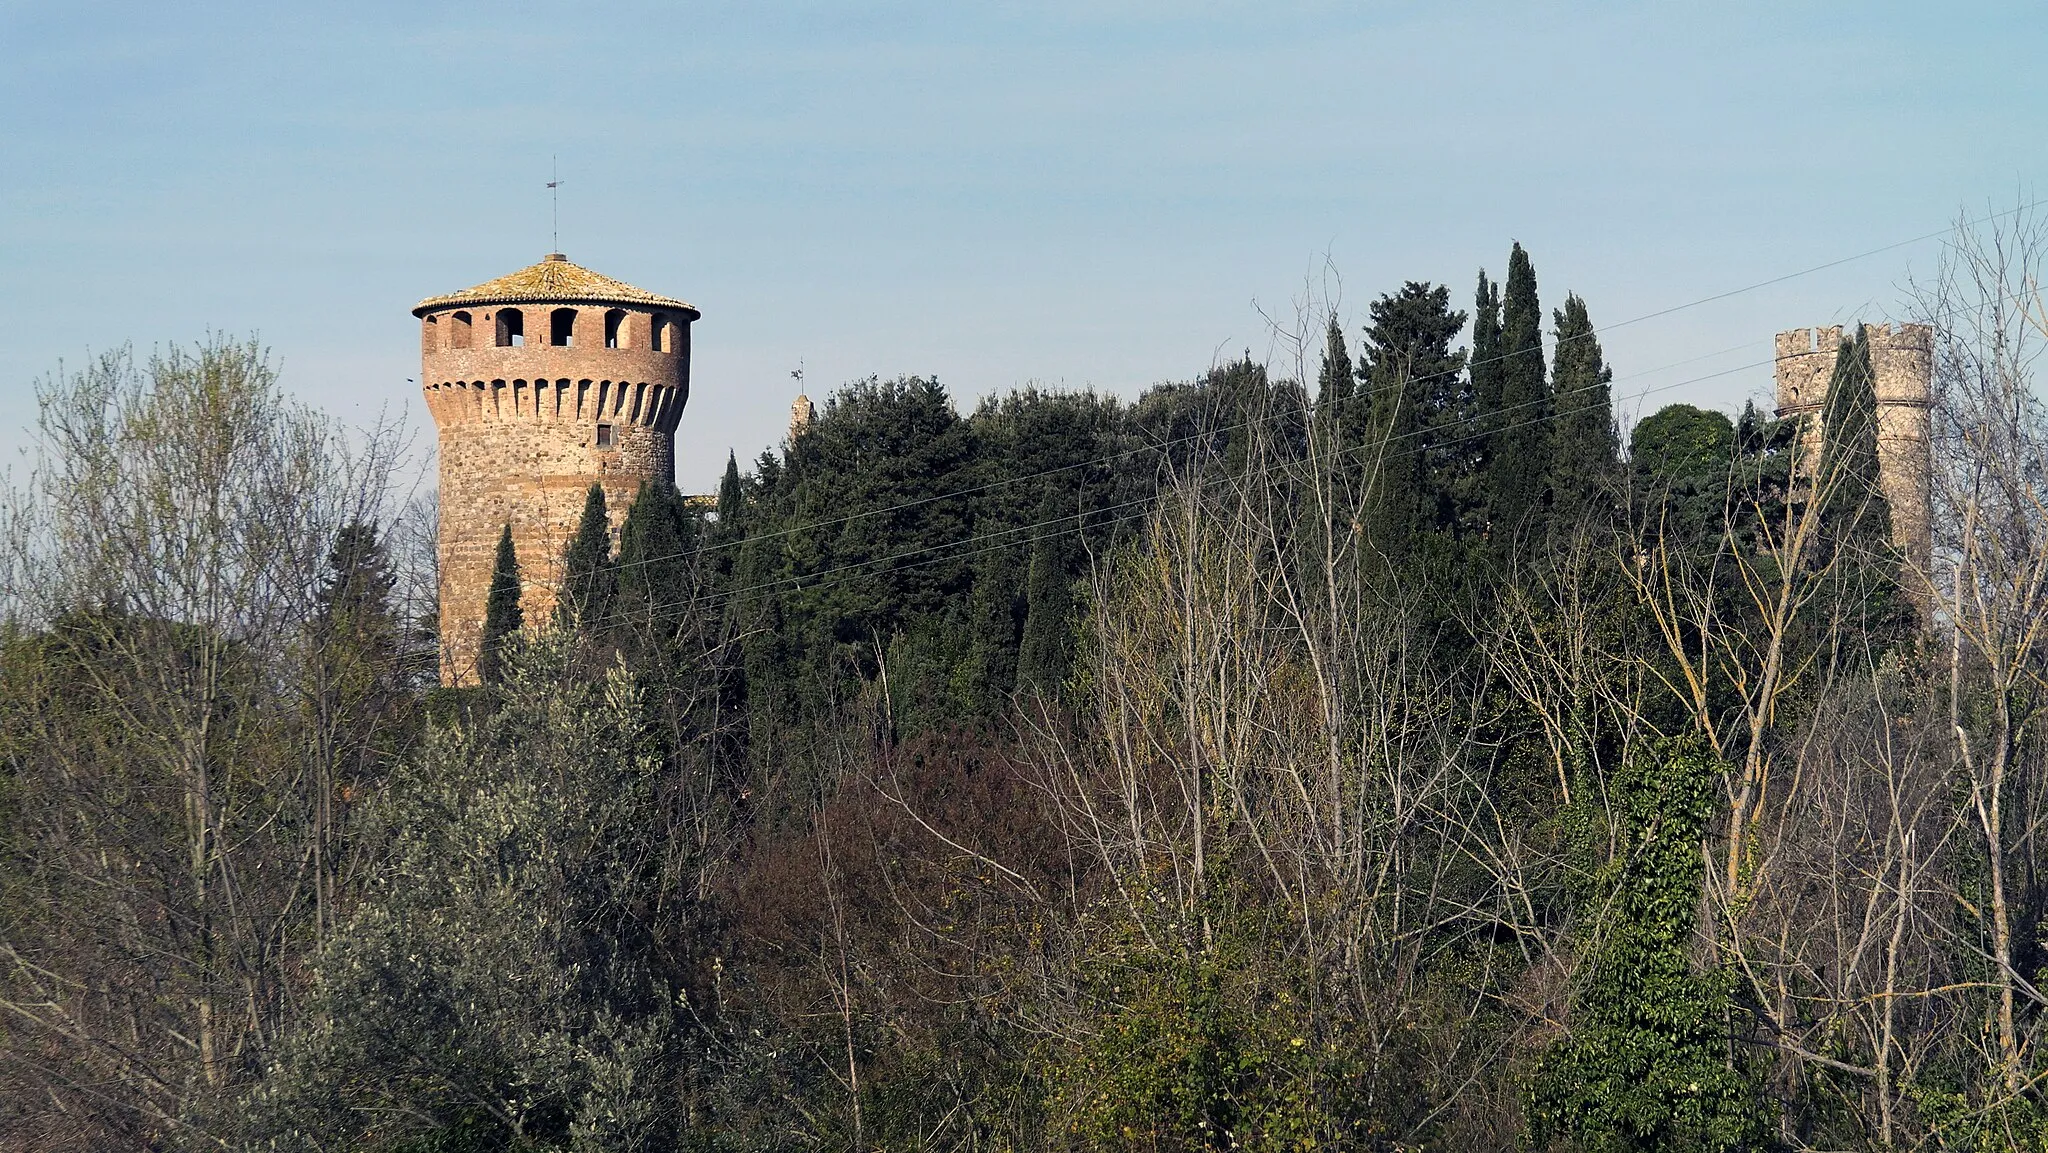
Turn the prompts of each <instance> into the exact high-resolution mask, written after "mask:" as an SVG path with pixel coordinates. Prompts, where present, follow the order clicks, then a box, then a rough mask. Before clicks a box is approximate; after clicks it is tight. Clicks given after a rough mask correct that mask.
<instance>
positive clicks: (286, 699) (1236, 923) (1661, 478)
mask: <svg viewBox="0 0 2048 1153" xmlns="http://www.w3.org/2000/svg"><path fill="white" fill-rule="evenodd" d="M1951 251H1952V253H1953V254H1954V255H1953V257H1952V263H1951V264H1950V265H1949V266H1948V267H1947V268H1946V269H1945V271H1944V274H1943V275H1942V277H1941V278H1940V279H1939V280H1938V281H1937V282H1936V283H1935V284H1933V285H1932V286H1931V287H1930V288H1928V289H1927V290H1926V291H1925V292H1924V293H1923V294H1922V295H1921V296H1920V297H1919V298H1918V299H1917V300H1916V301H1915V303H1914V307H1915V308H1916V309H1917V310H1918V314H1919V315H1918V317H1917V318H1919V319H1925V320H1926V321H1928V322H1929V323H1932V324H1934V325H1935V326H1936V339H1937V348H1936V351H1937V363H1936V387H1937V406H1936V412H1935V433H1936V438H1935V439H1936V448H1935V465H1934V475H1933V478H1932V491H1933V493H1934V522H1935V529H1934V542H1933V555H1932V559H1931V561H1930V562H1929V563H1927V564H1925V565H1922V564H1920V563H1918V562H1917V561H1913V560H1911V559H1910V558H1908V556H1907V555H1906V554H1905V552H1904V551H1902V550H1901V549H1899V548H1897V547H1895V546H1894V544H1893V534H1892V524H1891V519H1890V514H1889V510H1888V509H1887V507H1886V503H1885V498H1884V493H1883V491H1882V489H1881V488H1880V486H1879V484H1878V469H1877V449H1876V445H1877V439H1876V438H1877V435H1878V428H1877V423H1876V402H1875V398H1874V394H1873V391H1872V390H1873V387H1874V386H1873V382H1872V374H1871V371H1870V368H1869V358H1868V349H1867V345H1865V344H1862V343H1859V342H1855V341H1852V342H1850V343H1849V344H1847V345H1845V347H1844V349H1843V352H1842V356H1841V357H1840V360H1839V367H1838V369H1837V372H1836V377H1835V380H1834V381H1833V382H1832V383H1831V386H1830V394H1829V401H1828V404H1827V405H1826V409H1825V412H1824V414H1823V416H1822V420H1823V422H1824V429H1823V436H1822V438H1821V443H1822V445H1823V449H1822V451H1821V453H1820V454H1819V458H1818V459H1814V460H1804V459H1800V453H1801V451H1802V450H1801V449H1800V447H1799V445H1800V442H1799V439H1798V437H1797V436H1796V430H1795V429H1793V428H1792V427H1791V426H1789V425H1788V424H1786V423H1783V422H1778V421H1776V420H1774V419H1772V418H1771V417H1770V416H1769V415H1768V414H1766V413H1765V412H1763V411H1760V410H1758V409H1757V408H1755V407H1753V406H1752V407H1751V408H1749V409H1748V410H1746V411H1744V412H1743V413H1741V415H1740V416H1739V417H1738V418H1736V419H1732V420H1731V419H1730V418H1729V417H1727V416H1725V415H1723V414H1721V413H1718V412H1713V411H1709V410H1705V409H1701V408H1697V407H1693V406H1690V405H1686V404H1674V405H1671V406H1669V407H1666V408H1663V409H1662V410H1661V411H1658V412H1656V413H1654V414H1653V415H1650V416H1648V417H1647V418H1645V419H1643V420H1641V421H1640V422H1639V423H1637V424H1636V425H1635V426H1634V427H1633V429H1632V430H1631V432H1630V436H1629V439H1628V442H1627V444H1626V450H1625V451H1624V445H1623V443H1622V440H1621V436H1620V433H1619V431H1618V428H1617V424H1616V416H1615V397H1614V395H1613V393H1614V391H1615V388H1616V385H1615V383H1614V381H1615V374H1614V372H1613V371H1612V370H1611V369H1610V367H1609V366H1608V365H1607V363H1606V362H1605V360H1604V357H1603V354H1602V350H1601V346H1600V341H1599V323H1600V320H1599V315H1598V312H1597V311H1596V310H1597V309H1599V308H1600V307H1601V306H1600V305H1599V304H1598V302H1587V301H1584V300H1581V299H1580V298H1578V297H1577V296H1572V295H1561V294H1557V293H1554V292H1551V293H1542V292H1539V285H1538V277H1537V270H1536V267H1535V264H1534V262H1533V260H1532V257H1531V256H1530V254H1528V253H1526V252H1524V251H1523V250H1522V248H1521V247H1520V246H1519V245H1517V246H1515V247H1514V249H1513V250H1512V252H1511V254H1510V255H1509V258H1508V261H1507V263H1506V266H1505V268H1506V272H1505V276H1504V278H1503V279H1502V280H1501V281H1499V282H1497V283H1496V282H1495V281H1493V280H1491V279H1489V278H1488V276H1487V275H1485V274H1483V273H1482V274H1481V276H1480V277H1479V279H1478V284H1477V288H1476V291H1474V292H1472V293H1471V294H1470V295H1469V296H1468V295H1467V294H1466V292H1465V291H1463V290H1453V289H1451V288H1447V287H1444V286H1439V285H1435V284H1430V283H1421V282H1409V283H1405V284H1402V285H1400V286H1398V287H1395V288H1393V289H1392V290H1391V291H1389V292H1387V293H1386V294H1385V295H1382V296H1380V297H1379V298H1377V299H1376V300H1374V301H1373V302H1372V303H1371V304H1370V306H1369V308H1368V309H1367V314H1366V316H1365V317H1364V318H1363V321H1362V323H1359V324H1354V325H1349V326H1347V325H1346V324H1345V323H1343V322H1341V321H1340V320H1339V319H1338V318H1336V317H1334V316H1332V315H1331V314H1330V313H1329V312H1327V311H1326V310H1317V309H1311V310H1309V313H1308V317H1309V318H1308V320H1307V321H1306V322H1305V323H1304V324H1303V325H1302V329H1301V331H1300V332H1297V333H1293V334H1291V337H1292V339H1293V341H1294V345H1295V346H1296V347H1299V348H1300V350H1301V357H1300V363H1299V364H1297V365H1294V366H1289V367H1288V368H1286V369H1281V368H1277V367H1270V366H1267V365H1262V364H1259V363H1255V362H1253V361H1251V360H1250V358H1249V357H1248V356H1247V357H1246V358H1245V359H1243V360H1237V361H1233V362H1229V363H1225V364H1222V365H1219V366H1217V367H1215V368H1213V369H1211V370H1210V371H1208V372H1206V373H1204V374H1202V375H1201V376H1199V377H1197V378H1196V379H1193V380H1191V381H1187V382H1185V383H1176V384H1165V385H1160V386H1158V387H1155V388H1153V389H1151V390H1149V391H1147V392H1146V393H1145V394H1144V395H1143V396H1141V397H1140V398H1138V399H1137V400H1135V401H1132V402H1124V401H1121V400H1118V399H1115V398H1112V397H1109V396H1104V395H1099V394H1095V393H1090V392H1049V391H1040V390H1034V389H1026V390H1022V391H1017V392H1013V393H1010V394H1008V395H1004V396H1000V397H994V398H990V399H986V400H983V401H982V402H980V403H979V404H978V405H976V406H975V407H973V408H972V410H971V411H968V412H965V413H963V412H962V411H961V410H960V408H959V407H958V404H957V401H958V398H956V397H953V396H951V395H949V394H948V393H947V391H946V390H945V389H944V388H943V387H942V386H941V385H940V384H939V383H938V382H937V381H933V380H929V379H925V378H920V377H903V378H898V379H894V380H882V379H869V380H864V381H856V382H853V383H851V384H848V385H846V386H845V387H843V388H841V389H840V390H839V391H838V392H837V393H835V394H834V395H833V396H832V397H831V398H830V399H829V400H827V401H826V402H825V403H824V404H823V405H822V406H821V407H820V409H819V411H818V415H817V418H816V420H815V421H814V422H813V423H812V424H811V425H810V427H809V429H808V430H807V431H806V432H804V433H803V434H802V435H800V436H798V437H797V438H796V439H795V440H794V441H793V442H791V443H789V444H787V445H786V446H784V447H783V448H782V449H781V450H779V451H771V452H767V453H763V454H762V455H761V456H760V457H759V458H758V459H756V460H754V461H752V462H749V463H747V464H745V465H742V463H741V462H739V461H737V460H734V461H732V462H731V463H729V465H728V468H727V470H726V474H725V478H724V481H723V484H722V485H721V488H720V491H719V493H718V498H717V502H716V508H715V510H710V511H706V510H703V509H700V508H698V507H696V506H695V505H693V504H691V503H689V502H686V501H685V500H684V499H683V497H682V496H681V495H680V494H679V493H677V492H676V491H675V490H674V489H673V488H672V487H666V486H650V487H649V488H647V489H645V490H643V491H642V492H641V493H640V494H639V496H638V498H637V499H636V500H635V502H634V503H633V505H632V508H631V510H630V512H629V514H628V515H627V516H626V517H625V518H624V521H623V524H622V526H621V527H620V529H619V531H618V532H617V533H616V538H614V536H613V534H611V533H610V532H608V531H607V528H606V509H605V506H604V496H603V493H602V491H601V490H595V489H594V490H593V491H592V494H591V497H590V501H589V504H588V505H587V506H586V509H585V514H584V526H583V531H581V532H579V534H578V535H577V538H576V540H575V541H574V542H573V543H572V544H571V545H570V546H569V549H568V551H567V553H566V556H565V560H566V564H565V569H566V571H567V573H568V578H567V583H566V585H565V587H564V589H563V595H562V597H561V603H560V607H559V609H558V611H557V612H555V613H554V614H551V616H550V618H549V619H535V616H534V614H529V613H524V612H522V611H521V610H520V608H519V606H518V603H517V602H518V587H519V586H518V583H517V581H516V579H513V567H514V566H516V565H517V564H519V563H522V562H530V561H531V559H532V558H521V557H518V556H516V554H515V553H514V552H513V549H512V546H511V543H510V538H509V536H508V537H507V539H506V543H505V545H504V546H503V547H502V550H501V553H500V568H501V572H500V577H501V578H503V579H501V580H500V581H499V582H498V587H497V588H496V589H495V590H494V594H493V599H492V607H491V616H490V618H489V621H488V623H487V632H486V639H485V649H484V652H485V661H484V668H485V670H486V673H487V679H488V682H489V683H487V684H485V685H483V686H481V687H477V688H471V689H455V690H448V689H439V688H434V687H432V686H433V685H434V684H435V683H436V676H435V667H434V658H435V652H436V646H435V640H434V615H433V606H432V603H431V596H430V592H424V591H423V590H431V589H432V587H433V574H432V572H431V571H430V566H431V556H432V552H433V550H432V546H431V542H430V541H425V540H423V538H422V537H421V535H420V533H419V531H418V529H419V525H420V524H421V523H422V521H421V518H420V517H419V515H418V513H419V510H418V509H416V508H415V509H412V510H410V511H408V510H407V509H405V508H402V507H394V502H393V500H392V499H391V497H390V491H389V490H390V487H391V478H392V475H393V470H394V461H395V456H396V451H395V445H396V444H397V443H398V442H397V439H396V438H395V436H394V435H393V434H392V433H391V432H390V430H371V431H370V432H368V433H361V432H347V433H345V432H344V431H343V430H342V429H340V428H339V427H338V426H337V425H336V424H335V423H334V422H333V421H332V420H330V419H329V418H327V417H326V416H324V415H322V414H320V413H318V412H316V411H312V410H309V409H306V408H304V407H301V406H299V405H297V404H295V403H293V402H291V401H290V400H288V399H287V398H286V396H285V395H284V394H283V393H282V392H281V391H280V390H279V387H278V384H277V381H276V379H275V376H274V373H273V372H272V370H271V368H270V367H269V364H268V362H267V360H266V357H265V355H264V353H263V352H262V350H260V349H259V348H257V347H255V346H254V345H249V344H239V343H233V342H228V341H222V340H215V341H211V342H209V343H206V344H203V345H200V346H198V347H196V348H194V349H191V350H188V351H180V352H172V353H169V354H165V355H163V356H159V357H156V358H153V359H150V360H148V361H147V362H143V361H138V360H136V359H134V358H133V357H131V356H129V355H127V354H116V355H112V356H108V357H105V358H103V359H102V360H100V361H98V362H95V363H94V364H93V365H92V366H91V367H90V368H88V369H87V370H85V371H83V372H79V373H75V374H72V375H68V376H61V377H57V378H53V379H51V380H50V381H48V382H47V383H46V386H45V388H44V389H43V392H42V401H43V404H42V414H41V421H42V423H41V428H40V434H41V440H40V443H41V446H42V456H41V457H40V467H39V470H38V471H37V472H36V473H35V474H34V475H33V476H32V477H27V478H21V479H22V483H21V484H20V485H19V486H18V487H17V488H16V490H15V491H14V493H13V494H12V497H11V499H10V502H9V504H8V506H7V508H6V524H5V526H4V528H5V530H6V531H5V533H4V536H5V538H6V540H7V542H8V544H7V552H6V558H5V563H6V567H5V569H4V573H5V581H6V584H5V592H6V600H5V621H4V629H0V1058H4V1059H0V1150H31V1149H33V1150H41V1149H57V1148H81V1147H90V1148H112V1149H124V1148H125V1149H138V1150H141V1149H170V1148H176V1149H244V1148H248V1149H279V1150H341V1149H360V1150H390V1151H398V1150H412V1151H420V1153H425V1151H430V1150H431V1151H442V1153H448V1151H456V1150H463V1151H467V1150H500V1149H502V1150H544V1149H575V1150H600V1149H603V1150H666V1149H677V1150H707V1151H708V1150H755V1149H759V1150H770V1149H775V1150H780V1149H849V1150H871V1149H875V1150H927V1149H929V1150H988V1151H995V1150H1003V1151H1013V1153H1026V1151H1032V1150H1039V1151H1048V1153H1049V1151H1054V1150H1066V1151H1076V1150H1145V1151H1169V1150H1225V1149H1243V1150H1274V1151H1277V1150H1283V1149H1284V1150H1308V1149H1318V1150H1395V1149H1435V1150H1447V1151H1449V1150H1508V1149H1516V1148H1524V1149H1545V1150H1549V1149H1555V1150H1570V1149H1583V1150H1599V1151H1607V1150H1633V1149H1644V1150H1649V1149H1658V1150H1666V1149H1669V1150H1761V1149H1867V1150H1885V1149H1948V1150H1973V1151H1978V1150H1996V1149H2024V1148H2035V1149H2039V1148H2048V1100H2044V1097H2043V1088H2042V1087H2043V1084H2044V1081H2048V1048H2044V1044H2048V1015H2044V1014H2048V994H2044V992H2043V990H2042V988H2041V984H2042V972H2043V966H2044V965H2048V927H2044V926H2048V844H2044V843H2043V842H2042V841H2040V840H2039V839H2038V838H2037V834H2038V832H2039V830H2040V829H2041V827H2042V822H2043V820H2044V818H2048V773H2044V770H2048V737H2044V734H2043V733H2042V732H2041V731H2040V729H2039V723H2038V722H2039V720H2040V709H2041V707H2042V705H2043V704H2044V703H2048V643H2044V632H2048V503H2044V496H2048V419H2044V417H2048V414H2044V411H2043V409H2042V408H2041V404H2040V396H2039V394H2038V392H2037V390H2036V384H2035V376H2034V356H2035V354H2036V350H2037V349H2039V348H2040V347H2041V343H2040V342H2041V341H2042V340H2044V339H2048V311H2044V310H2043V306H2042V303H2041V297H2040V295H2039V290H2038V288H2037V287H2036V285H2037V284H2038V283H2039V280H2038V277H2039V274H2040V272H2041V271H2042V268H2041V265H2042V263H2043V261H2044V258H2048V232H2044V231H2042V230H2040V229H2035V228H2032V227H2031V226H2029V225H2027V224H2025V223H2024V221H2022V222H2021V223H2019V224H2008V225H1998V226H1991V230H1989V231H1976V232H1966V233H1963V234H1960V235H1959V236H1958V237H1957V239H1956V243H1955V244H1954V246H1953V247H1952V249H1951ZM1560 297H1561V298H1560ZM1546 303H1547V304H1548V305H1549V307H1547V308H1546Z"/></svg>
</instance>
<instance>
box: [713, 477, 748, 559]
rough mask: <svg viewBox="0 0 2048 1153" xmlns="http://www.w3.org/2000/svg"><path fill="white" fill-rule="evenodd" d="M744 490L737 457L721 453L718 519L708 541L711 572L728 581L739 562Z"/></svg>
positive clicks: (744, 509)
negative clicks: (723, 460) (721, 473)
mask: <svg viewBox="0 0 2048 1153" xmlns="http://www.w3.org/2000/svg"><path fill="white" fill-rule="evenodd" d="M746 515H747V490H746V487H745V485H744V484H743V483H742V482H741V480H740V462H739V457H737V456H735V455H734V454H732V453H731V452H728V453H726V454H725V475H724V476H723V477H721V478H720V479H719V481H718V520H717V522H716V523H715V524H714V525H712V528H711V532H710V533H709V534H708V535H709V540H708V542H707V543H708V544H709V545H710V548H711V552H710V555H709V557H708V559H709V560H710V562H711V571H712V574H713V575H714V576H715V577H716V578H717V580H718V581H719V582H720V583H721V586H722V585H723V584H724V582H726V581H728V580H729V579H730V578H731V576H732V573H733V567H734V566H735V565H736V564H738V563H739V557H738V555H737V554H738V552H739V542H740V541H742V540H744V539H746V535H747V528H746V523H745V521H746Z"/></svg>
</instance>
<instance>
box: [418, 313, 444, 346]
mask: <svg viewBox="0 0 2048 1153" xmlns="http://www.w3.org/2000/svg"><path fill="white" fill-rule="evenodd" d="M440 347H441V318H440V317H438V316H430V317H428V318H427V322H426V323H425V324H423V325H421V326H420V350H421V351H422V352H433V351H434V350H436V349H438V348H440Z"/></svg>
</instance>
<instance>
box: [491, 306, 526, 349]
mask: <svg viewBox="0 0 2048 1153" xmlns="http://www.w3.org/2000/svg"><path fill="white" fill-rule="evenodd" d="M525 344H526V316H525V314H524V313H521V312H520V311H519V310H518V309H516V308H501V309H499V310H498V347H499V348H519V347H522V346H524V345H525Z"/></svg>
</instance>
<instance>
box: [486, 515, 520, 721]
mask: <svg viewBox="0 0 2048 1153" xmlns="http://www.w3.org/2000/svg"><path fill="white" fill-rule="evenodd" d="M525 627H526V614H525V613H524V612H523V611H521V609H520V607H519V553H518V551H517V550H516V549H514V548H513V547H512V526H511V525H509V524H508V525H506V526H505V531H504V532H502V533H500V534H499V535H498V553H497V556H496V557H495V558H494V559H493V560H492V562H491V587H490V592H489V593H488V594H486V596H485V598H484V627H483V640H482V643H481V644H479V645H478V646H477V653H476V675H477V679H478V680H481V681H482V682H483V683H485V684H487V685H494V684H497V683H498V678H499V675H500V674H501V672H502V671H503V668H504V661H505V648H506V646H507V645H508V644H509V643H510V642H511V640H512V638H513V637H515V636H517V635H518V634H519V630H520V629H522V628H525Z"/></svg>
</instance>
